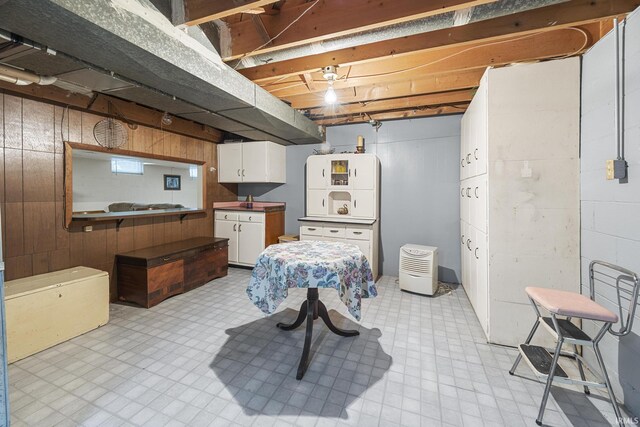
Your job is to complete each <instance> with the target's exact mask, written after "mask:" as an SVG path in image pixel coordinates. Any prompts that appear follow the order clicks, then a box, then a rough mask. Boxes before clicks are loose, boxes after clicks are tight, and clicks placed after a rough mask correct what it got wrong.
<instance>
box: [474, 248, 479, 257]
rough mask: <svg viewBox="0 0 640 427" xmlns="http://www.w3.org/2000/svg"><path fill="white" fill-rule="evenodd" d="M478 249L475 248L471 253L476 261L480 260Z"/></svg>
mask: <svg viewBox="0 0 640 427" xmlns="http://www.w3.org/2000/svg"><path fill="white" fill-rule="evenodd" d="M478 249H480V248H476V250H475V251H473V254H474V255H475V256H476V259H480V257H478Z"/></svg>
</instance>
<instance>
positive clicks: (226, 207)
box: [213, 202, 287, 212]
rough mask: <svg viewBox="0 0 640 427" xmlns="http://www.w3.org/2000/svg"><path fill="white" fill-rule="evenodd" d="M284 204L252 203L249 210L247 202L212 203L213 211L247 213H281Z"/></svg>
mask: <svg viewBox="0 0 640 427" xmlns="http://www.w3.org/2000/svg"><path fill="white" fill-rule="evenodd" d="M286 206H287V204H286V203H281V202H253V207H252V208H251V209H249V208H247V202H214V203H213V209H214V210H221V211H247V212H281V211H285V210H286Z"/></svg>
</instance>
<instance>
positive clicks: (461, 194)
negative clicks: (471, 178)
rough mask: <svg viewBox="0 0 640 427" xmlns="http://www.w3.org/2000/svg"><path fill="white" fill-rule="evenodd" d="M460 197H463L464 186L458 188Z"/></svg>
mask: <svg viewBox="0 0 640 427" xmlns="http://www.w3.org/2000/svg"><path fill="white" fill-rule="evenodd" d="M460 197H464V187H462V188H461V189H460Z"/></svg>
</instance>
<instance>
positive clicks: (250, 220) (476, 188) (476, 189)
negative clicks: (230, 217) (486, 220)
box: [249, 188, 477, 221]
mask: <svg viewBox="0 0 640 427" xmlns="http://www.w3.org/2000/svg"><path fill="white" fill-rule="evenodd" d="M476 190H477V188H476ZM249 221H251V217H249Z"/></svg>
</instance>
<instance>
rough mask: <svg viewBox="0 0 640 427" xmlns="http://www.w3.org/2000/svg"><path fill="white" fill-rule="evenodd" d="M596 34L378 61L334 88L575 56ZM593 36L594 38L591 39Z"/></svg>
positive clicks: (297, 91)
mask: <svg viewBox="0 0 640 427" xmlns="http://www.w3.org/2000/svg"><path fill="white" fill-rule="evenodd" d="M599 31H600V27H599V25H598V24H595V25H594V24H592V25H591V27H588V28H579V29H578V28H561V29H556V31H552V32H542V33H539V34H531V35H527V36H519V37H515V38H511V39H507V40H503V41H501V42H499V44H498V43H496V42H491V43H477V44H474V45H471V46H467V47H450V48H447V49H440V50H437V51H429V52H426V53H419V54H413V55H407V56H403V57H402V58H393V57H391V58H385V59H380V60H379V61H376V62H368V63H364V64H359V65H354V66H352V67H351V70H350V72H349V77H348V78H340V77H338V79H337V80H336V82H335V83H334V85H333V87H334V88H335V89H336V90H337V89H344V88H349V87H358V86H363V85H367V84H371V83H373V82H376V83H382V82H394V81H399V80H408V81H412V80H413V79H418V78H421V77H422V76H424V75H427V74H441V73H451V72H457V71H464V70H469V69H475V68H480V69H485V68H487V67H490V66H502V65H506V64H512V63H518V62H530V61H536V60H540V59H547V58H557V57H561V56H567V55H575V54H578V53H581V52H582V51H583V50H584V49H586V48H588V47H589V46H591V45H592V44H593V40H594V38H595V39H597V34H599ZM592 33H595V34H596V36H595V37H594V36H593V35H592ZM312 76H314V79H315V80H316V81H320V80H322V76H321V74H320V73H315V74H313V75H312ZM326 86H327V85H326V84H317V85H316V88H317V92H324V91H325V90H326ZM263 87H264V88H265V89H267V90H268V91H269V92H271V93H272V94H273V95H276V96H278V97H280V98H284V99H289V97H291V96H297V95H303V94H305V93H308V92H309V91H310V90H309V89H308V88H307V86H305V85H303V84H299V83H297V85H293V84H292V82H291V81H289V80H284V81H282V82H278V83H277V84H274V85H269V84H266V85H264V86H263Z"/></svg>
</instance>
